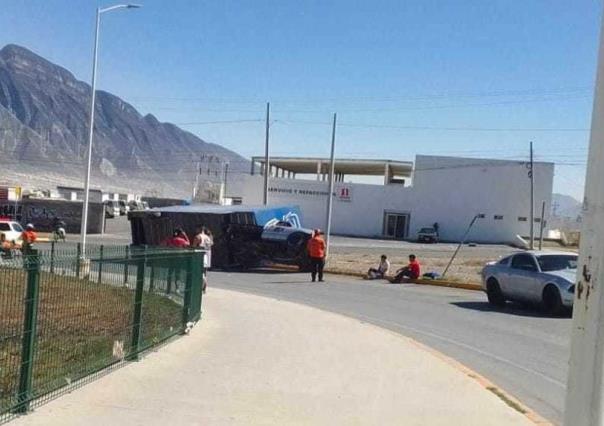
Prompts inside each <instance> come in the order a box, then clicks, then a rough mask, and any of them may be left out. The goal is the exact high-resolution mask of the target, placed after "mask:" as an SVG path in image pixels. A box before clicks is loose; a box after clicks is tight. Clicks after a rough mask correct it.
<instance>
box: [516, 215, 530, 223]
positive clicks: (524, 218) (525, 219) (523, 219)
mask: <svg viewBox="0 0 604 426" xmlns="http://www.w3.org/2000/svg"><path fill="white" fill-rule="evenodd" d="M527 221H528V219H527V218H526V217H525V216H520V217H518V222H527Z"/></svg>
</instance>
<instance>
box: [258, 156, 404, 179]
mask: <svg viewBox="0 0 604 426" xmlns="http://www.w3.org/2000/svg"><path fill="white" fill-rule="evenodd" d="M252 161H253V162H255V163H260V164H262V165H263V164H264V157H252ZM269 164H270V165H271V166H275V167H278V168H280V169H283V170H286V171H289V172H293V173H302V174H316V173H317V172H320V173H328V172H329V164H330V160H329V158H306V157H271V158H270V160H269ZM386 168H388V169H389V172H390V174H391V175H394V176H400V177H411V174H412V172H413V162H412V161H393V160H357V159H344V158H336V160H335V173H336V174H343V175H359V176H384V172H385V170H386Z"/></svg>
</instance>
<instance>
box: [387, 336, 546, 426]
mask: <svg viewBox="0 0 604 426" xmlns="http://www.w3.org/2000/svg"><path fill="white" fill-rule="evenodd" d="M376 327H377V326H376ZM388 331H390V330H388ZM391 332H392V333H394V332H393V331H391ZM405 337H406V336H405ZM407 338H408V339H409V340H410V341H411V343H413V344H414V345H415V346H417V347H419V348H420V349H422V350H424V351H426V352H428V353H431V354H432V355H434V356H435V357H436V358H438V359H440V360H442V361H444V362H445V363H447V364H448V365H450V366H451V367H453V368H455V369H457V370H459V371H461V372H462V373H464V374H466V375H467V376H468V377H470V378H472V379H474V380H475V381H476V382H478V384H479V385H480V386H482V387H483V388H484V389H485V390H486V391H489V392H493V393H494V394H495V395H497V396H498V397H499V398H500V399H502V400H503V401H504V402H505V403H506V404H508V405H509V406H510V408H512V409H515V410H517V411H519V412H520V413H522V414H523V415H524V416H525V417H526V418H527V419H528V420H530V421H531V422H533V423H534V424H536V425H540V426H541V425H553V423H552V422H550V421H549V420H547V419H545V418H544V417H542V416H540V415H539V414H537V413H536V412H534V411H533V410H531V409H530V408H528V407H527V406H526V405H524V404H523V403H522V402H521V401H519V400H518V399H516V398H515V397H513V396H512V395H510V394H509V393H507V392H506V391H504V390H503V389H501V388H500V387H499V386H497V385H496V384H494V383H493V382H491V381H490V380H489V379H487V378H486V377H484V376H483V375H481V374H479V373H477V372H476V371H474V370H472V369H471V368H469V367H467V366H466V365H464V364H462V363H461V362H459V361H456V360H454V359H453V358H451V357H449V356H447V355H445V354H443V353H442V352H439V351H437V350H436V349H433V348H431V347H429V346H426V345H424V344H423V343H420V342H418V341H417V340H415V339H413V338H411V337H407Z"/></svg>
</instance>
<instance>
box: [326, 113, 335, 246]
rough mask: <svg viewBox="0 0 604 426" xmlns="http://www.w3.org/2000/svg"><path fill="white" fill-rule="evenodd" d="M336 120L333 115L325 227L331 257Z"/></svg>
mask: <svg viewBox="0 0 604 426" xmlns="http://www.w3.org/2000/svg"><path fill="white" fill-rule="evenodd" d="M336 118H337V115H336V114H334V115H333V127H332V129H331V155H330V157H329V185H328V186H329V195H327V224H326V226H325V228H326V234H325V247H326V250H325V254H326V255H329V240H330V237H331V214H332V208H333V184H334V180H333V175H334V171H335V165H336V160H335V152H336Z"/></svg>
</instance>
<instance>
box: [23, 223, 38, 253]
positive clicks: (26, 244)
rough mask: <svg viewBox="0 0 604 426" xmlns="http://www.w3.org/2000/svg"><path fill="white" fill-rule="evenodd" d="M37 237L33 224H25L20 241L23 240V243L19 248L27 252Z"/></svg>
mask: <svg viewBox="0 0 604 426" xmlns="http://www.w3.org/2000/svg"><path fill="white" fill-rule="evenodd" d="M37 239H38V235H37V234H36V231H34V225H32V224H31V223H28V224H27V225H26V226H25V231H23V232H22V233H21V241H23V245H22V247H21V250H22V251H23V253H27V251H28V250H29V249H30V248H31V247H32V245H33V243H35V242H36V240H37Z"/></svg>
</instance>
